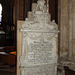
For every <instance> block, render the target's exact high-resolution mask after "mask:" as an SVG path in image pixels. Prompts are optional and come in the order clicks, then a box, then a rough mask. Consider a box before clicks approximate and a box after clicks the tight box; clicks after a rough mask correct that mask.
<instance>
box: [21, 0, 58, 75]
mask: <svg viewBox="0 0 75 75" xmlns="http://www.w3.org/2000/svg"><path fill="white" fill-rule="evenodd" d="M33 6H36V8H32V9H33V11H32V12H30V14H29V13H28V14H29V15H30V17H29V16H28V18H26V20H25V21H24V23H23V24H22V27H21V32H22V54H21V56H20V69H21V75H57V59H58V56H57V48H56V39H57V35H58V26H57V24H56V23H55V21H54V20H53V21H51V16H50V14H49V12H48V4H47V5H45V0H38V1H37V3H36V4H33ZM33 6H32V7H33Z"/></svg>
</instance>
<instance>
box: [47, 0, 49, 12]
mask: <svg viewBox="0 0 75 75" xmlns="http://www.w3.org/2000/svg"><path fill="white" fill-rule="evenodd" d="M47 12H49V0H47Z"/></svg>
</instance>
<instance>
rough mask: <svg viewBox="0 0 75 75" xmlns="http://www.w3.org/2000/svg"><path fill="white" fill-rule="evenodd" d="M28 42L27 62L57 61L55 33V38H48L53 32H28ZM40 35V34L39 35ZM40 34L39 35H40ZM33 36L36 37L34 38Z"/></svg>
mask: <svg viewBox="0 0 75 75" xmlns="http://www.w3.org/2000/svg"><path fill="white" fill-rule="evenodd" d="M30 34H31V36H27V38H26V39H27V40H28V41H27V42H28V46H27V47H28V48H27V54H26V56H25V63H27V64H28V63H29V64H40V63H56V62H57V58H56V57H57V55H56V45H55V44H56V38H55V36H54V33H53V38H52V39H48V38H46V37H47V35H48V37H49V36H51V35H52V33H47V34H46V33H42V34H41V35H40V33H36V34H37V35H36V36H35V33H28V35H30ZM39 35H40V36H39ZM38 36H39V37H38ZM32 37H34V38H35V37H36V38H35V39H33V38H32ZM37 37H38V38H37Z"/></svg>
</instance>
